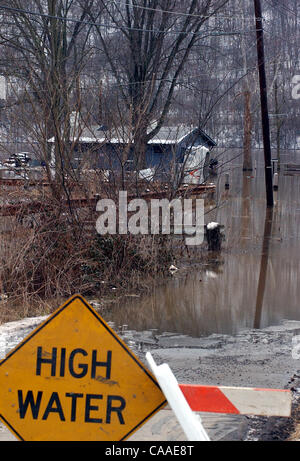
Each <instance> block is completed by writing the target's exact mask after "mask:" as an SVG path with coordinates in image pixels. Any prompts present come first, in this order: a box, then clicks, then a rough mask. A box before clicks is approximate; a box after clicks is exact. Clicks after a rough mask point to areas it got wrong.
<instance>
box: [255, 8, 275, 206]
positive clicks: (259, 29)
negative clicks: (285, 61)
mask: <svg viewBox="0 0 300 461" xmlns="http://www.w3.org/2000/svg"><path fill="white" fill-rule="evenodd" d="M254 8H255V18H256V42H257V61H258V72H259V85H260V101H261V117H262V131H263V142H264V155H265V181H266V197H267V207H273V206H274V198H273V179H272V153H271V141H270V121H269V110H268V92H267V78H266V69H265V50H264V32H263V20H262V9H261V1H260V0H254Z"/></svg>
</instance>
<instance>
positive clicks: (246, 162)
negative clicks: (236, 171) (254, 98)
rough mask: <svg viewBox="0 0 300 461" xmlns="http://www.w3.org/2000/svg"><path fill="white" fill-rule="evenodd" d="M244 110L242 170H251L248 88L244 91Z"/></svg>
mask: <svg viewBox="0 0 300 461" xmlns="http://www.w3.org/2000/svg"><path fill="white" fill-rule="evenodd" d="M244 97H245V112H244V164H243V170H244V171H252V169H253V168H252V155H251V137H252V114H251V93H250V91H249V90H246V91H245V92H244Z"/></svg>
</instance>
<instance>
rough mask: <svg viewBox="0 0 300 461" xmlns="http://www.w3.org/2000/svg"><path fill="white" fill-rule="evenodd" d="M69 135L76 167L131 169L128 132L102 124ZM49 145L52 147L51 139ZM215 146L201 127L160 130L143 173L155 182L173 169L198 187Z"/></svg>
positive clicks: (112, 169)
mask: <svg viewBox="0 0 300 461" xmlns="http://www.w3.org/2000/svg"><path fill="white" fill-rule="evenodd" d="M150 128H151V129H153V126H152V127H150ZM71 132H73V139H72V140H71V143H72V146H73V147H72V149H73V152H74V154H73V162H72V163H73V166H74V167H75V168H77V167H79V166H80V167H81V168H84V167H85V164H86V165H87V168H96V169H103V170H110V171H118V170H120V169H121V167H122V166H123V167H124V166H125V169H126V170H127V171H132V170H133V169H134V161H133V150H134V140H133V137H132V135H131V133H130V130H129V129H126V128H120V129H109V128H108V127H107V126H105V125H102V126H92V127H86V128H84V129H81V130H80V129H78V127H77V128H76V129H74V130H71ZM49 143H52V144H54V139H53V138H52V139H50V140H49ZM215 146H216V143H215V141H213V140H212V138H211V137H210V136H208V135H207V134H206V133H205V132H204V131H203V130H202V129H200V128H194V127H187V126H176V127H175V126H165V127H162V128H161V129H160V130H159V132H158V134H157V135H156V136H154V137H153V138H152V139H151V140H150V141H149V142H148V144H147V149H146V158H145V173H146V174H147V176H151V178H152V179H153V177H154V178H155V179H156V177H157V176H158V175H160V176H161V175H163V174H165V173H167V174H168V173H169V172H170V170H171V168H174V167H175V168H176V170H178V174H181V175H182V177H183V182H186V183H188V184H201V183H202V182H204V180H205V176H207V174H205V173H204V171H205V170H206V171H207V172H208V168H209V163H210V152H211V150H212V149H213V148H214V147H215ZM52 158H53V157H52ZM180 167H183V168H184V170H182V168H180ZM150 170H151V171H150ZM153 172H154V174H152V173H153ZM150 173H151V174H150ZM140 176H141V175H140ZM142 176H143V174H142ZM181 179H182V178H181ZM181 182H182V181H181Z"/></svg>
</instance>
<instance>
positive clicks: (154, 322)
mask: <svg viewBox="0 0 300 461" xmlns="http://www.w3.org/2000/svg"><path fill="white" fill-rule="evenodd" d="M298 154H299V152H298ZM231 156H232V158H233V157H235V155H234V153H232V154H231ZM256 159H257V166H258V169H257V170H256V171H254V172H253V173H251V174H249V173H247V174H245V173H244V174H243V172H242V168H241V165H237V163H236V160H235V164H234V165H231V168H230V189H229V190H225V169H224V171H223V172H222V174H221V175H220V176H219V177H218V178H216V182H217V184H218V192H217V194H216V195H217V197H216V201H217V203H218V204H219V205H220V206H219V207H218V208H217V209H215V210H212V211H211V212H210V213H209V215H207V216H206V222H207V223H208V222H210V221H217V222H219V223H221V224H223V225H224V226H225V236H226V239H225V241H224V243H223V249H222V251H221V252H220V253H219V254H217V255H216V254H211V255H210V259H211V261H210V262H208V263H207V261H205V263H204V264H203V265H200V266H199V268H197V269H196V270H195V269H193V268H190V269H187V268H186V265H185V264H180V262H178V264H176V265H177V267H179V271H178V272H177V273H176V274H175V275H174V276H173V277H171V278H170V280H169V281H168V282H166V283H165V284H163V285H159V286H157V285H155V284H154V285H153V287H152V292H151V294H149V295H146V296H143V297H140V298H135V297H129V298H124V299H123V300H122V301H119V302H118V303H116V304H115V306H114V307H113V309H112V311H111V312H109V313H107V314H106V315H105V318H106V320H108V321H111V322H114V324H115V325H116V326H119V325H127V327H126V328H128V330H129V331H130V330H134V331H137V332H141V331H144V332H145V331H146V330H147V331H148V330H151V331H156V332H158V334H161V333H163V332H170V333H172V334H174V333H177V334H180V335H189V336H192V337H200V336H207V335H210V334H212V333H220V334H236V333H237V332H239V331H241V330H243V329H248V328H258V329H259V328H265V327H267V326H270V325H277V324H279V323H280V322H281V320H282V319H290V320H300V309H299V300H300V283H299V279H300V245H299V244H300V241H299V240H300V239H299V228H300V214H299V205H300V175H299V176H298V175H291V176H287V175H285V174H284V168H282V171H281V172H280V175H279V189H278V191H276V192H274V199H275V207H274V209H273V210H272V211H271V210H269V211H267V212H266V205H265V183H264V169H263V152H262V151H261V152H257V153H256ZM296 159H297V153H296V152H292V153H289V156H288V155H287V154H284V155H283V162H288V161H290V162H292V163H297V160H296ZM224 168H225V167H224ZM226 172H227V173H228V164H226ZM182 266H185V269H182ZM151 331H150V333H151ZM150 333H149V334H150Z"/></svg>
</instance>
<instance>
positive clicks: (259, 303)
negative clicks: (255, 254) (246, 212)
mask: <svg viewBox="0 0 300 461" xmlns="http://www.w3.org/2000/svg"><path fill="white" fill-rule="evenodd" d="M272 223H273V208H267V209H266V217H265V230H264V238H263V245H262V255H261V262H260V272H259V279H258V287H257V297H256V308H255V319H254V328H256V329H258V328H260V324H261V314H262V307H263V301H264V295H265V289H266V279H267V270H268V260H269V247H270V238H271V233H272Z"/></svg>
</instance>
